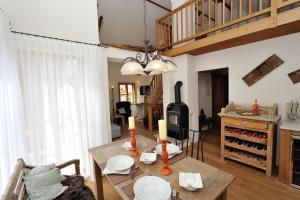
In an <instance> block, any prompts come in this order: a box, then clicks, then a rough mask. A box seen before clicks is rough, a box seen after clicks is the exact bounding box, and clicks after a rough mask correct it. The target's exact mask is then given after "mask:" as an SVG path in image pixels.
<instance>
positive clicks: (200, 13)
mask: <svg viewBox="0 0 300 200" xmlns="http://www.w3.org/2000/svg"><path fill="white" fill-rule="evenodd" d="M198 15H199V16H201V15H202V11H201V10H198ZM204 16H205V17H206V18H209V19H210V20H212V21H215V19H214V18H212V17H209V16H208V15H207V14H204Z"/></svg>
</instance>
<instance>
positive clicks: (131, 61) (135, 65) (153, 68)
mask: <svg viewBox="0 0 300 200" xmlns="http://www.w3.org/2000/svg"><path fill="white" fill-rule="evenodd" d="M144 27H145V40H144V44H145V57H144V59H143V56H142V54H141V53H138V54H137V55H136V57H135V58H134V57H128V58H125V59H124V60H123V63H124V64H123V66H122V68H121V74H122V75H156V74H161V73H164V72H169V71H174V70H175V69H176V68H177V66H176V64H175V63H174V62H172V61H171V60H167V59H164V58H163V57H162V56H160V55H159V54H158V51H154V50H153V47H152V46H149V40H147V23H146V0H144Z"/></svg>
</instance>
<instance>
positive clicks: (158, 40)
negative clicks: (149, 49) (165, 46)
mask: <svg viewBox="0 0 300 200" xmlns="http://www.w3.org/2000/svg"><path fill="white" fill-rule="evenodd" d="M160 34H161V30H160V22H159V19H157V20H156V49H159V47H160Z"/></svg>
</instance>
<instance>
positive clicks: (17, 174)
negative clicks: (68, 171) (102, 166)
mask: <svg viewBox="0 0 300 200" xmlns="http://www.w3.org/2000/svg"><path fill="white" fill-rule="evenodd" d="M73 164H74V167H75V175H76V176H79V175H80V161H79V160H78V159H74V160H70V161H68V162H65V163H63V164H61V165H57V166H56V167H57V168H59V169H63V168H65V167H68V166H70V165H73ZM33 168H34V166H30V165H26V164H25V162H24V160H23V159H19V160H18V162H17V165H16V167H15V169H14V171H13V173H12V175H11V176H10V180H9V182H8V185H7V187H6V189H5V191H4V194H3V195H2V198H1V200H16V199H18V200H25V199H27V193H26V190H25V184H24V181H23V176H24V169H33Z"/></svg>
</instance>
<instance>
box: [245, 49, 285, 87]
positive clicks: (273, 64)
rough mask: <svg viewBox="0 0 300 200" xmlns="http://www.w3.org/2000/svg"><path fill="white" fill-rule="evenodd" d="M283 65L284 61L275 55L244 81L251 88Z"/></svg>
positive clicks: (249, 74) (250, 73)
mask: <svg viewBox="0 0 300 200" xmlns="http://www.w3.org/2000/svg"><path fill="white" fill-rule="evenodd" d="M283 63H284V61H283V60H281V59H280V58H279V57H278V56H277V55H276V54H273V55H272V56H270V57H269V58H268V59H266V60H265V61H264V62H262V63H261V64H260V65H258V66H257V67H256V68H255V69H253V70H252V71H251V72H249V73H248V74H247V75H246V76H244V77H243V80H244V81H245V82H246V84H247V85H248V86H251V85H253V84H254V83H256V82H257V81H259V80H260V79H261V78H263V77H264V76H266V75H267V74H268V73H270V72H271V71H273V70H274V69H276V68H277V67H279V66H280V65H282V64H283Z"/></svg>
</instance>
